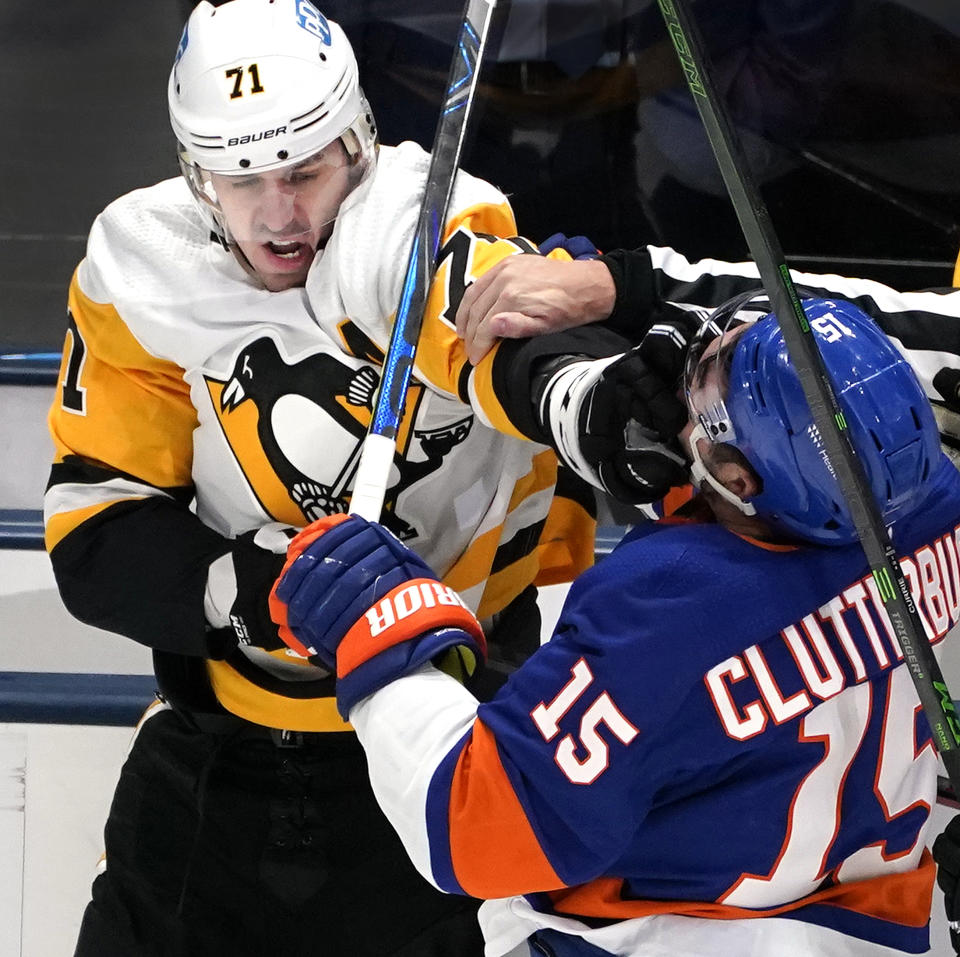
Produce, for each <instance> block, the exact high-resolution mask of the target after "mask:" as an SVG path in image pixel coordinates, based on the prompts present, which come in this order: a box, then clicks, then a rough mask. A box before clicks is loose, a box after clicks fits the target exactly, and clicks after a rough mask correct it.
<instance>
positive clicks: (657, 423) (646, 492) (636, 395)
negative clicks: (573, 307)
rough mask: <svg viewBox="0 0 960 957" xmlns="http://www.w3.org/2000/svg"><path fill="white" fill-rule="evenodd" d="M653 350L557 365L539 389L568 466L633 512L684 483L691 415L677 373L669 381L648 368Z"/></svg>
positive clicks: (541, 407) (544, 416) (542, 374)
mask: <svg viewBox="0 0 960 957" xmlns="http://www.w3.org/2000/svg"><path fill="white" fill-rule="evenodd" d="M648 336H649V334H648ZM652 344H653V343H648V342H647V339H646V338H645V339H644V342H641V344H640V345H639V346H637V347H635V348H634V349H631V350H630V351H629V352H625V353H623V354H621V355H619V356H613V357H611V358H607V359H571V358H569V357H564V358H561V359H553V360H551V361H550V362H548V363H547V364H546V365H545V366H544V367H543V368H542V369H540V370H539V371H538V374H537V378H536V380H535V383H534V396H533V398H534V407H535V412H536V414H537V417H538V420H539V424H540V426H541V427H542V428H543V430H544V431H545V432H546V433H547V434H548V435H550V436H551V438H552V440H553V441H552V444H553V447H554V448H555V449H556V451H557V454H558V455H559V456H560V457H561V458H562V459H563V461H564V463H565V464H566V465H568V466H569V467H570V468H571V469H573V471H574V472H576V473H577V474H578V475H579V476H580V477H581V478H583V479H585V480H586V481H588V482H589V483H590V484H591V485H594V486H596V487H597V488H600V489H603V490H604V491H606V492H608V493H609V494H610V495H612V496H613V497H614V498H615V499H617V500H618V501H621V502H625V503H628V504H635V505H639V504H644V503H647V502H655V501H657V500H659V499H661V498H663V497H664V495H666V494H667V492H668V491H669V490H670V489H671V488H672V487H674V486H678V485H684V484H686V482H687V463H686V460H685V459H684V457H683V455H682V454H681V452H680V446H679V443H678V441H677V434H678V433H679V432H680V430H681V429H682V428H683V426H684V425H685V424H686V422H687V413H686V407H685V405H684V403H683V402H682V401H681V400H680V399H679V397H678V393H677V383H676V380H675V377H674V376H673V374H672V371H671V372H670V374H669V377H668V378H664V377H663V376H662V375H661V374H660V373H659V372H657V371H655V369H654V368H653V367H651V365H650V363H649V362H648V360H647V358H646V356H645V352H648V351H649V350H650V348H651V345H652ZM661 345H662V343H661V342H660V340H659V339H658V340H657V341H656V346H657V348H658V349H659V348H660V346H661ZM678 348H679V347H678ZM657 361H658V362H660V361H661V360H660V359H658V360H657ZM680 366H681V367H682V360H681V361H680Z"/></svg>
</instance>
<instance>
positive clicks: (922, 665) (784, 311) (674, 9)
mask: <svg viewBox="0 0 960 957" xmlns="http://www.w3.org/2000/svg"><path fill="white" fill-rule="evenodd" d="M658 3H659V6H660V12H661V13H662V14H663V18H664V21H665V22H666V25H667V30H668V32H669V33H670V38H671V40H672V41H673V45H674V48H675V49H676V52H677V55H678V57H679V59H680V64H681V67H682V68H683V72H684V74H685V76H686V78H687V85H688V86H689V87H690V91H691V93H692V94H693V99H694V102H695V103H696V106H697V110H698V111H699V113H700V117H701V119H702V120H703V125H704V127H705V129H706V132H707V137H708V139H709V140H710V145H711V147H712V148H713V152H714V155H715V156H716V159H717V163H718V165H719V167H720V172H721V174H722V176H723V180H724V183H725V184H726V187H727V191H728V193H729V194H730V199H731V201H732V203H733V206H734V210H735V212H736V214H737V218H738V219H739V221H740V226H741V229H742V230H743V234H744V237H745V238H746V241H747V245H748V247H749V249H750V254H751V255H752V257H753V259H754V261H755V262H756V264H757V267H758V268H759V270H760V278H761V280H762V282H763V286H764V289H765V291H766V293H767V295H768V296H769V297H770V302H771V303H772V305H773V310H774V312H775V313H776V315H777V318H778V320H779V323H780V328H781V330H782V332H783V337H784V340H785V342H786V345H787V349H788V352H789V355H790V358H791V361H792V362H793V364H794V367H795V368H796V370H797V375H798V377H799V379H800V384H801V386H802V387H803V392H804V395H805V396H806V399H807V403H808V404H809V406H810V411H811V413H812V415H813V421H814V423H815V425H816V428H817V430H818V431H819V433H820V438H821V439H822V441H823V444H824V447H825V449H826V452H827V455H828V456H829V464H830V465H831V466H832V469H833V471H834V474H835V475H836V477H837V481H838V484H839V486H840V490H841V492H842V493H843V496H844V499H845V501H846V503H847V506H848V507H849V509H850V513H851V516H852V517H853V521H854V525H855V526H856V530H857V535H858V536H859V538H860V542H861V544H862V546H863V550H864V553H865V554H866V557H867V562H868V564H869V566H870V570H871V572H872V574H873V577H874V580H875V581H876V584H877V587H878V589H879V593H880V595H881V597H882V599H883V602H884V608H885V610H886V612H887V615H888V617H889V619H890V623H891V626H892V628H893V631H894V633H895V635H896V637H897V641H898V642H899V645H900V649H901V651H902V652H903V658H904V661H905V663H906V665H907V668H908V669H909V671H910V676H911V678H912V679H913V683H914V687H915V688H916V691H917V695H918V697H919V699H920V703H921V704H922V705H923V710H924V713H925V714H926V716H927V721H928V722H929V724H930V729H931V731H932V733H933V739H934V743H935V744H936V746H937V749H938V750H939V751H940V754H941V756H942V758H943V762H944V766H945V767H946V770H947V774H948V775H949V777H950V781H951V783H952V784H953V787H954V791H955V793H960V790H958V783H960V723H958V719H957V712H956V709H955V707H954V703H953V699H952V698H951V696H950V693H949V691H948V689H947V686H946V682H945V681H944V679H943V674H942V673H941V671H940V666H939V664H938V663H937V660H936V658H935V656H934V653H933V649H932V647H931V645H930V641H929V639H928V638H927V636H926V634H925V632H924V628H923V622H922V620H921V619H920V615H919V613H918V611H917V608H916V605H915V603H914V601H913V598H912V596H911V594H910V589H909V586H908V585H907V582H906V579H905V578H904V575H903V572H902V570H901V568H900V563H899V562H898V561H897V557H896V553H895V552H894V549H893V545H892V544H891V542H890V538H889V536H888V535H887V531H886V527H885V526H884V524H883V522H882V521H881V518H880V515H879V513H878V510H877V507H876V505H875V503H874V500H873V494H872V492H871V489H870V485H869V483H868V482H867V479H866V476H865V475H864V472H863V469H862V467H861V465H860V463H859V461H858V460H857V457H856V454H855V452H854V449H853V445H852V443H851V440H850V435H849V432H848V430H847V425H846V421H845V420H844V417H843V413H842V411H841V409H840V406H839V403H838V402H837V397H836V395H835V394H834V391H833V387H832V385H831V383H830V380H829V378H828V376H827V372H826V368H825V367H824V364H823V359H822V358H821V356H820V351H819V349H818V347H817V344H816V341H815V339H814V333H813V330H812V329H811V328H810V325H809V323H808V322H807V318H806V315H805V313H804V311H803V306H802V304H801V302H800V297H799V295H798V294H797V291H796V289H795V288H794V285H793V280H792V279H791V277H790V271H789V269H788V267H787V264H786V262H785V261H784V255H783V251H782V250H781V248H780V242H779V240H778V239H777V235H776V233H775V232H774V229H773V225H772V223H771V220H770V216H769V214H768V212H767V209H766V207H765V206H764V204H763V201H762V199H761V197H760V193H759V190H758V189H757V187H756V186H755V184H754V182H753V179H752V177H751V176H750V173H749V169H748V166H747V163H746V158H745V155H744V152H743V149H742V147H741V145H740V141H739V139H738V137H737V134H736V132H735V131H734V129H733V126H732V124H731V122H730V120H729V118H728V116H727V113H726V110H725V107H724V104H723V101H722V99H721V97H720V96H719V94H718V92H717V90H716V87H715V86H714V84H713V81H712V75H713V71H712V70H711V68H710V65H709V61H708V58H707V54H706V49H705V47H704V44H703V40H702V37H701V35H700V33H699V31H698V29H697V25H696V23H695V22H694V20H693V18H692V17H691V15H690V14H689V12H688V10H687V3H686V0H658Z"/></svg>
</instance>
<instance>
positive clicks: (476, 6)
mask: <svg viewBox="0 0 960 957" xmlns="http://www.w3.org/2000/svg"><path fill="white" fill-rule="evenodd" d="M495 6H496V0H468V2H467V5H466V8H465V9H464V12H463V21H462V23H461V25H460V33H459V36H458V37H457V43H456V47H455V49H454V54H453V62H452V63H451V65H450V77H449V80H448V83H447V95H446V98H445V99H444V103H443V108H442V110H441V111H440V119H439V122H438V123H437V131H436V133H435V134H434V140H433V150H432V151H431V156H430V167H429V169H428V171H427V183H426V188H425V190H424V194H423V200H422V202H421V204H420V218H419V220H418V221H417V229H416V232H415V234H414V237H413V245H412V247H411V249H410V258H409V259H408V260H407V271H406V275H405V278H404V281H403V290H402V292H401V295H400V304H399V305H398V306H397V316H396V320H395V322H394V326H393V333H392V335H391V337H390V345H389V347H388V349H387V354H386V357H385V358H384V360H383V374H382V377H381V379H380V388H379V391H378V392H377V400H376V403H375V405H374V409H373V416H372V418H371V420H370V426H369V428H368V430H367V435H366V438H365V439H364V442H363V450H362V452H361V454H360V463H359V465H358V466H357V477H356V480H355V482H354V487H353V494H352V497H351V499H350V514H352V515H360V516H361V517H363V518H366V519H368V520H369V521H376V520H377V519H379V518H380V513H381V511H382V509H383V500H384V497H385V495H386V489H387V483H388V481H389V477H390V469H391V466H392V465H393V459H394V455H395V453H396V449H397V431H398V429H399V425H400V418H401V416H402V415H403V404H404V401H405V399H406V395H407V387H408V385H409V383H410V374H411V372H412V371H413V360H414V356H415V354H416V351H417V340H418V339H419V337H420V327H421V326H422V324H423V312H424V308H425V306H426V301H427V294H428V292H429V290H430V283H431V282H432V281H433V276H434V273H435V272H436V268H437V263H436V260H437V253H438V252H439V249H440V240H441V237H442V235H443V228H444V224H445V223H446V220H447V207H448V205H449V203H450V195H451V193H452V192H453V183H454V179H455V177H456V172H457V167H458V166H459V163H460V153H461V151H462V149H463V142H464V137H465V133H466V128H467V120H468V118H469V115H470V108H471V106H472V105H473V98H474V93H475V91H476V86H477V77H478V75H479V73H480V67H481V64H482V62H483V56H484V52H485V50H486V46H487V35H488V33H489V28H490V22H491V20H492V16H493V10H494V7H495Z"/></svg>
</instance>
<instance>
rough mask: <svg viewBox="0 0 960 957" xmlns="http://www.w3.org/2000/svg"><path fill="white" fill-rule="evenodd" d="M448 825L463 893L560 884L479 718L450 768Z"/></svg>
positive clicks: (480, 894)
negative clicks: (451, 770)
mask: <svg viewBox="0 0 960 957" xmlns="http://www.w3.org/2000/svg"><path fill="white" fill-rule="evenodd" d="M449 826H450V857H451V860H452V862H453V870H454V873H455V875H456V878H457V881H458V882H459V884H460V886H461V887H462V888H463V889H464V891H465V892H466V893H468V894H472V895H473V896H474V897H506V896H507V895H509V894H518V893H526V892H528V891H537V890H544V889H546V888H559V887H563V881H561V880H560V878H559V877H557V874H556V871H554V869H553V867H552V866H551V864H550V862H549V861H548V860H547V858H546V855H545V854H544V853H543V850H542V849H541V847H540V842H539V841H538V840H537V838H536V836H535V835H534V833H533V830H532V828H531V827H530V822H529V821H528V820H527V816H526V814H524V811H523V808H522V807H521V805H520V801H519V800H518V799H517V795H516V794H515V792H514V790H513V786H512V785H511V784H510V779H509V778H508V777H507V773H506V771H504V769H503V765H502V764H501V762H500V754H499V752H498V750H497V743H496V740H495V739H494V736H493V733H492V732H491V731H490V730H489V729H488V728H487V727H486V726H485V725H484V724H483V722H482V721H480V719H479V718H478V719H477V720H476V721H475V722H474V725H473V735H472V738H471V740H470V742H469V743H468V744H467V745H466V747H465V748H464V749H463V751H462V752H461V754H460V757H459V759H458V761H457V767H456V770H455V771H454V775H453V782H452V784H451V788H450V817H449Z"/></svg>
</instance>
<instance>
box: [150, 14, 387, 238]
mask: <svg viewBox="0 0 960 957" xmlns="http://www.w3.org/2000/svg"><path fill="white" fill-rule="evenodd" d="M167 101H168V105H169V109H170V123H171V125H172V127H173V131H174V133H175V135H176V137H177V141H178V154H179V159H180V167H181V170H182V172H183V175H184V176H185V177H186V179H187V182H188V183H189V184H190V188H191V190H192V191H193V194H194V196H195V197H196V198H197V200H198V201H199V204H200V207H201V209H202V210H204V212H206V213H207V214H209V215H211V216H212V220H213V222H212V225H213V227H214V229H215V231H216V232H217V234H218V235H219V236H220V238H221V240H223V241H224V242H226V243H228V244H230V243H232V237H231V236H230V234H229V230H228V229H227V226H226V223H225V220H224V216H223V212H222V210H221V208H220V204H219V201H218V199H217V195H216V190H215V188H214V186H213V183H212V179H211V176H210V174H211V173H216V174H221V175H226V176H231V175H234V176H249V175H252V174H257V173H263V172H267V171H269V170H276V169H281V168H283V167H287V166H293V165H295V164H296V163H298V162H302V161H303V160H304V159H306V158H308V157H311V156H313V155H314V154H316V153H318V152H319V151H320V150H322V149H323V147H325V146H327V145H329V144H330V143H332V142H334V140H337V139H339V140H341V141H342V143H343V146H344V148H345V149H346V152H347V155H348V156H349V158H350V162H351V164H352V165H353V166H354V167H355V170H356V175H355V177H354V179H355V183H354V186H355V185H356V184H357V183H359V182H360V181H361V180H362V179H363V178H364V176H365V175H366V174H367V173H368V172H369V171H370V169H372V167H373V166H374V164H375V161H376V149H377V139H376V127H375V125H374V121H373V115H372V112H371V110H370V106H369V104H368V103H367V100H366V98H365V97H364V95H363V91H362V89H361V88H360V83H359V78H358V73H357V61H356V57H355V56H354V53H353V49H352V47H351V46H350V42H349V40H347V37H346V35H345V34H344V32H343V30H342V29H341V28H340V26H339V25H338V24H336V23H334V22H332V21H330V20H327V19H326V18H325V17H324V16H323V14H321V13H320V11H319V10H317V8H316V7H314V6H313V4H312V3H310V2H309V0H228V2H225V3H222V4H219V5H214V4H213V3H211V2H209V0H202V2H201V3H199V4H198V5H197V6H196V8H195V9H194V10H193V12H192V13H191V15H190V18H189V20H188V21H187V23H186V25H185V26H184V29H183V34H182V35H181V37H180V44H179V46H178V48H177V53H176V58H175V60H174V64H173V69H172V70H171V72H170V80H169V83H168V87H167Z"/></svg>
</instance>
